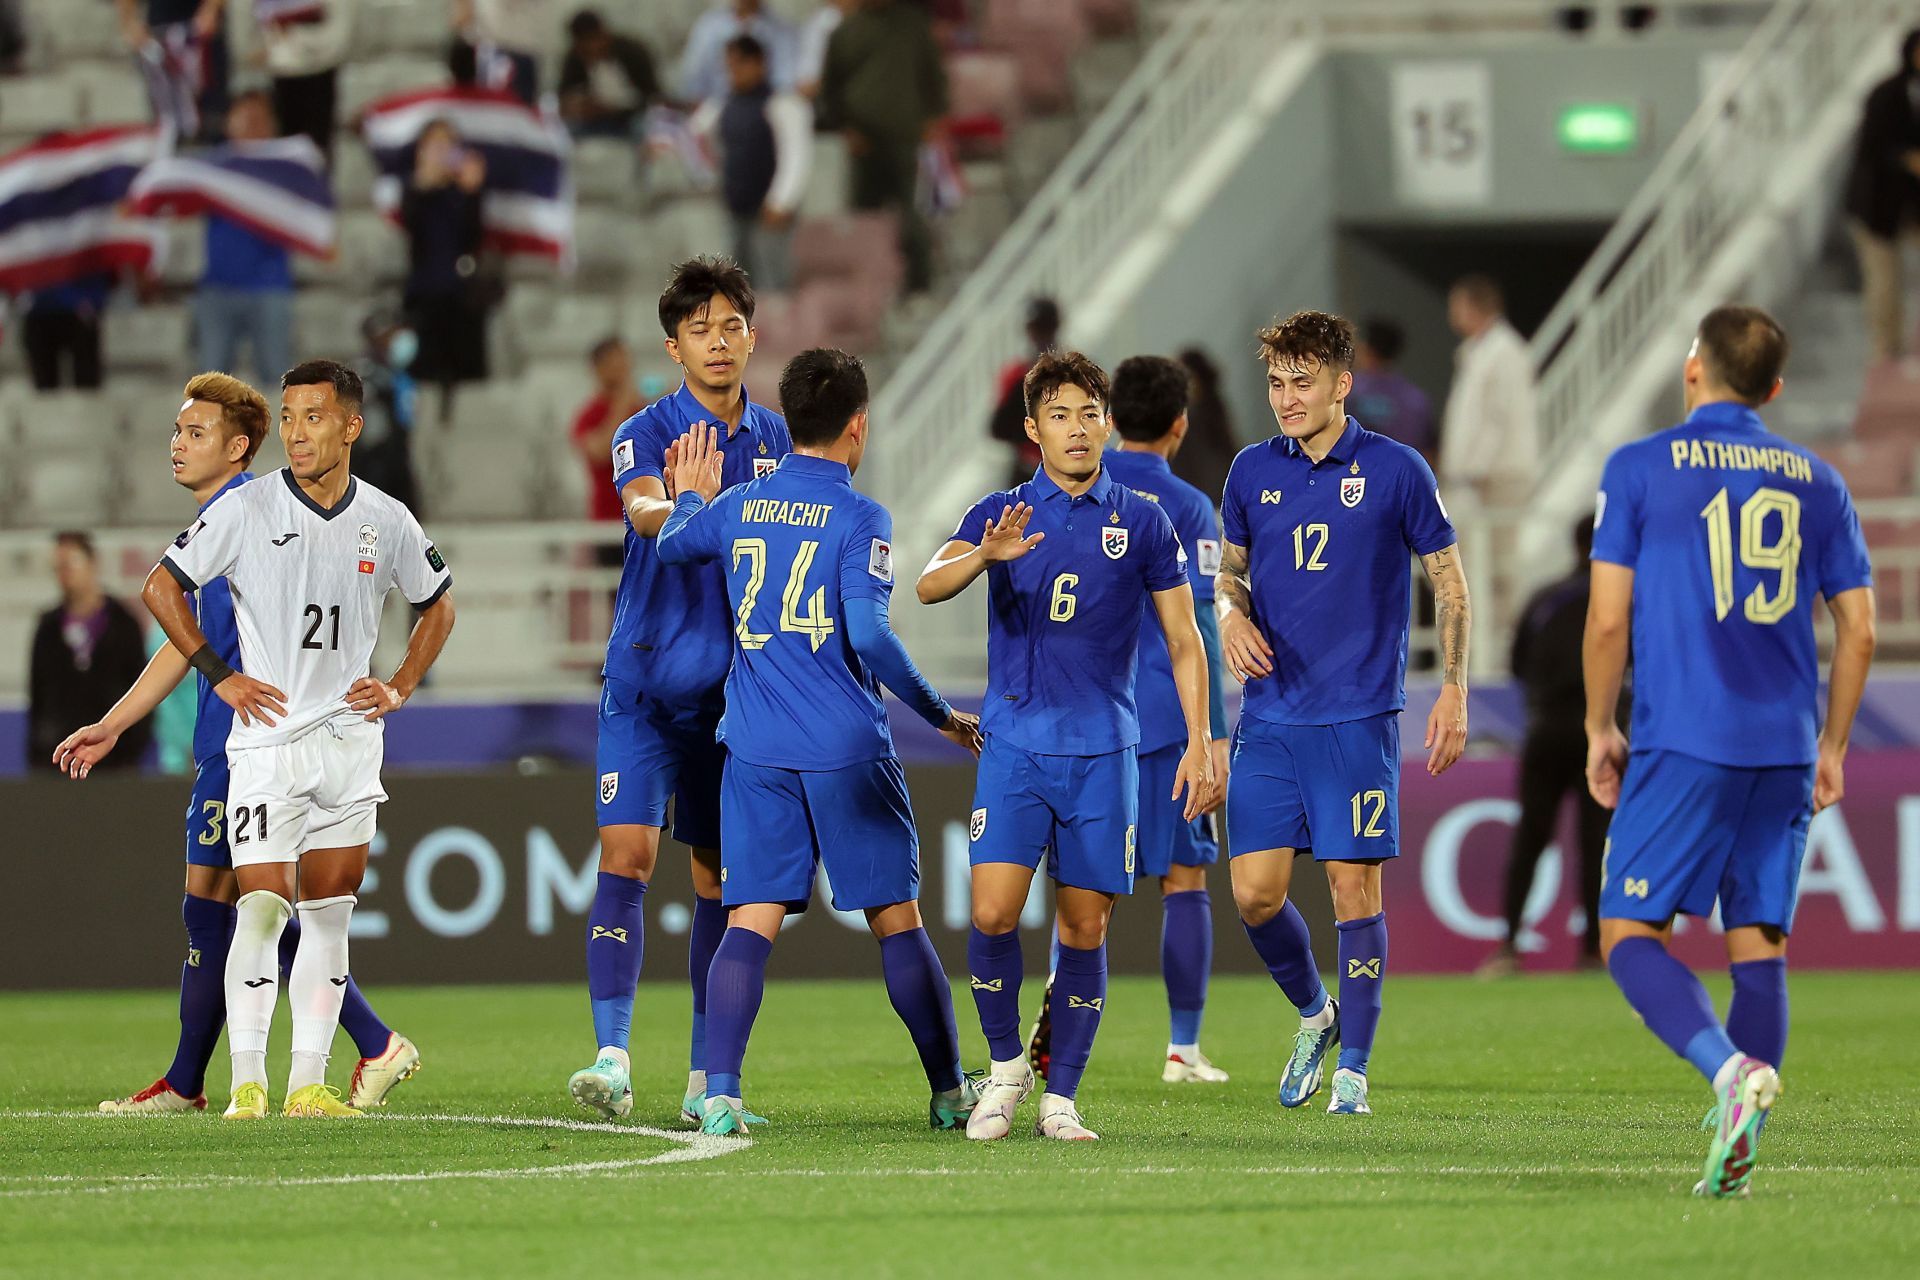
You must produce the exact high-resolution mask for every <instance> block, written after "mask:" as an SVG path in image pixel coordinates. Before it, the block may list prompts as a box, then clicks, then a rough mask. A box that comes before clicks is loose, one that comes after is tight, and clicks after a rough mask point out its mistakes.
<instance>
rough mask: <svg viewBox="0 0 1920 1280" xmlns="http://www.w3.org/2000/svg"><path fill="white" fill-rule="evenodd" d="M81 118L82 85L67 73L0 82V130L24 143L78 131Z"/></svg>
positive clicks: (11, 78)
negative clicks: (55, 132) (58, 131)
mask: <svg viewBox="0 0 1920 1280" xmlns="http://www.w3.org/2000/svg"><path fill="white" fill-rule="evenodd" d="M128 74H132V72H131V69H129V72H128ZM79 119H80V84H79V82H78V81H77V80H76V79H75V78H74V77H73V76H71V75H69V74H68V73H67V72H65V71H54V72H50V73H48V74H45V75H31V76H12V77H9V78H7V79H4V80H0V128H4V129H5V130H6V131H7V133H8V134H11V135H16V136H18V137H20V139H21V140H22V141H26V140H28V139H30V138H33V137H35V136H38V135H39V134H42V133H47V132H49V131H51V130H54V129H72V128H75V127H77V126H76V122H77V121H78V120H79Z"/></svg>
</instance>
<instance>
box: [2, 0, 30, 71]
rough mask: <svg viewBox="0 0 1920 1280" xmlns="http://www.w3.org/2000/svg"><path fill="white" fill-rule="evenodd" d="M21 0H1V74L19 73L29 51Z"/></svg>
mask: <svg viewBox="0 0 1920 1280" xmlns="http://www.w3.org/2000/svg"><path fill="white" fill-rule="evenodd" d="M20 3H21V0H0V76H11V75H18V74H19V73H20V58H21V55H23V54H24V53H26V51H27V28H26V24H25V23H24V22H22V21H21V19H20Z"/></svg>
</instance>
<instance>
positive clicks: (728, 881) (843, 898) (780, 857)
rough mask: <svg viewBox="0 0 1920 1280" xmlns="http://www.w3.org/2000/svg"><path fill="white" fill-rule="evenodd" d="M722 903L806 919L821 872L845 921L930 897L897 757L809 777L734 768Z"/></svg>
mask: <svg viewBox="0 0 1920 1280" xmlns="http://www.w3.org/2000/svg"><path fill="white" fill-rule="evenodd" d="M720 830H721V845H720V900H721V901H722V902H724V903H725V904H726V905H727V906H729V907H737V906H740V905H742V904H744V903H749V902H782V903H785V904H786V905H787V907H788V908H789V909H790V910H793V911H805V910H806V909H807V903H808V902H809V901H810V900H811V899H812V897H813V877H814V871H815V868H816V867H818V868H822V869H824V870H825V871H826V873H827V885H828V887H829V888H830V889H832V891H833V906H834V910H836V911H864V910H867V909H869V908H872V907H889V906H892V905H893V904H894V903H896V902H913V901H916V900H917V899H918V898H919V897H920V833H919V831H918V830H917V829H916V828H915V827H914V825H913V806H912V805H911V804H910V803H909V802H908V800H907V773H906V770H904V769H902V768H901V767H900V762H899V761H898V760H896V759H894V758H893V757H892V756H888V757H886V758H885V759H883V760H869V761H867V762H865V763H864V764H854V765H848V766H847V767H846V768H844V769H825V770H821V771H819V772H807V773H802V772H801V771H799V770H797V769H773V768H769V767H767V766H766V765H758V764H748V763H747V762H746V761H744V760H740V759H737V758H735V757H732V756H729V757H728V758H727V767H726V781H725V782H723V783H722V784H721V787H720Z"/></svg>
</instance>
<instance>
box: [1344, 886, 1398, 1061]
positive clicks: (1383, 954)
mask: <svg viewBox="0 0 1920 1280" xmlns="http://www.w3.org/2000/svg"><path fill="white" fill-rule="evenodd" d="M1334 928H1336V929H1338V930H1339V931H1340V1069H1341V1070H1342V1071H1358V1072H1359V1073H1360V1074H1361V1075H1365V1074H1367V1058H1368V1057H1369V1056H1370V1055H1371V1054H1372V1053H1373V1034H1374V1031H1375V1030H1376V1029H1378V1027H1379V1026H1380V988H1381V986H1382V985H1383V984H1384V983H1385V982H1386V980H1387V913H1386V912H1384V911H1382V912H1380V913H1379V914H1378V915H1371V916H1366V917H1363V918H1362V919H1359V920H1342V921H1340V922H1339V923H1338V924H1336V925H1335V926H1334Z"/></svg>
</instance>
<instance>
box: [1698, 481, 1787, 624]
mask: <svg viewBox="0 0 1920 1280" xmlns="http://www.w3.org/2000/svg"><path fill="white" fill-rule="evenodd" d="M1775 512H1778V513H1779V515H1780V532H1779V533H1778V534H1777V535H1776V536H1775V537H1773V538H1771V539H1769V538H1768V537H1767V529H1766V526H1767V517H1768V516H1770V515H1772V514H1774V513H1775ZM1700 518H1701V519H1702V520H1705V521H1706V523H1707V567H1708V569H1709V571H1710V572H1711V573H1712V575H1713V616H1714V620H1715V621H1716V622H1725V621H1726V619H1727V615H1728V614H1729V613H1732V612H1733V558H1734V533H1733V514H1732V503H1731V501H1730V500H1729V499H1728V497H1727V491H1726V490H1725V489H1722V490H1720V492H1718V493H1716V494H1714V495H1713V501H1711V502H1709V503H1708V504H1707V505H1706V506H1705V507H1703V508H1701V511H1700ZM1739 555H1740V563H1741V564H1744V565H1746V566H1747V568H1749V569H1758V570H1760V571H1761V572H1763V573H1777V574H1778V575H1779V578H1778V580H1777V581H1776V582H1775V583H1774V585H1773V589H1772V590H1771V591H1769V590H1768V589H1767V587H1766V586H1765V585H1764V584H1763V585H1761V586H1757V587H1755V588H1754V589H1753V590H1752V591H1750V592H1748V593H1747V598H1746V602H1745V605H1744V612H1745V615H1746V619H1747V621H1748V622H1759V623H1766V624H1772V623H1775V622H1778V621H1780V619H1782V618H1784V617H1786V616H1787V615H1788V614H1789V613H1792V612H1793V606H1794V604H1795V602H1796V596H1797V595H1798V592H1799V571H1800V499H1799V498H1798V497H1796V496H1794V495H1793V494H1791V493H1787V492H1784V491H1783V490H1780V489H1769V488H1765V487H1762V488H1759V489H1755V490H1754V491H1753V496H1752V497H1751V498H1748V499H1747V500H1746V501H1745V502H1743V503H1741V504H1740V543H1739Z"/></svg>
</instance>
